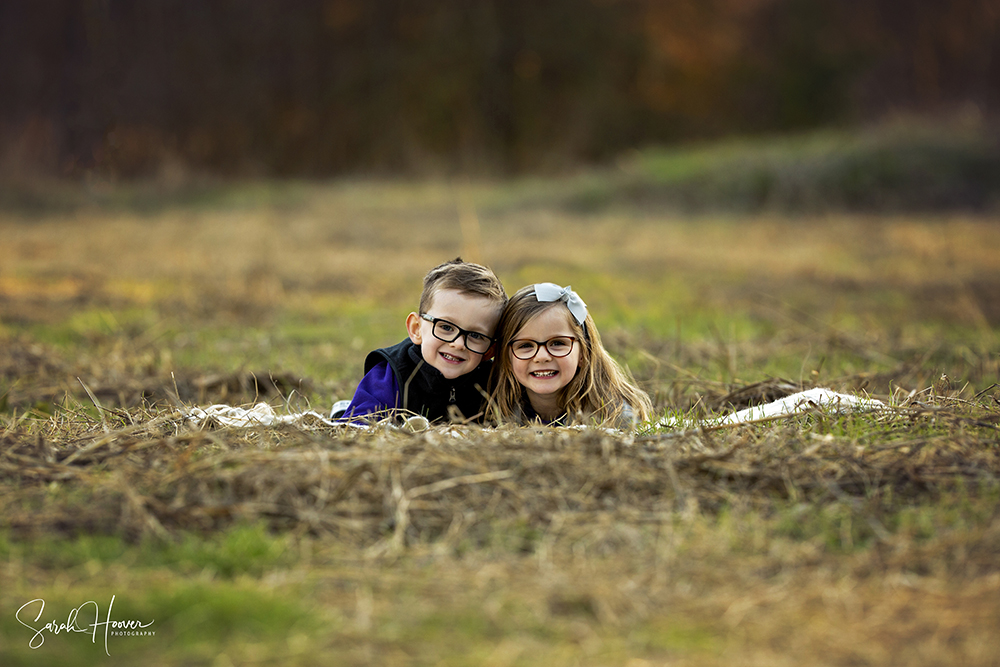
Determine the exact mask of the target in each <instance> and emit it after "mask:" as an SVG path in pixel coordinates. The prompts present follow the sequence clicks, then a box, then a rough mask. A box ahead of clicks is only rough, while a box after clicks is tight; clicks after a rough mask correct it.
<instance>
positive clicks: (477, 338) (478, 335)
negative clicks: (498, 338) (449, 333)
mask: <svg viewBox="0 0 1000 667" xmlns="http://www.w3.org/2000/svg"><path fill="white" fill-rule="evenodd" d="M465 335H466V337H467V338H468V339H469V340H474V341H477V342H481V341H484V340H486V336H484V335H483V334H481V333H476V332H475V331H470V332H469V333H467V334H465Z"/></svg>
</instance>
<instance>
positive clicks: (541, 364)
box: [506, 306, 582, 407]
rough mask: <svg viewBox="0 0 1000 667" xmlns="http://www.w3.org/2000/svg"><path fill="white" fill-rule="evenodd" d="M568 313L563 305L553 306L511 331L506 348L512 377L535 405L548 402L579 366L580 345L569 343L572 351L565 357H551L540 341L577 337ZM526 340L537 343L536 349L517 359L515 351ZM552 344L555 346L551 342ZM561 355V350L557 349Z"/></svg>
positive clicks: (574, 342)
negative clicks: (515, 331) (525, 356)
mask: <svg viewBox="0 0 1000 667" xmlns="http://www.w3.org/2000/svg"><path fill="white" fill-rule="evenodd" d="M569 318H570V312H569V310H567V309H566V308H565V307H560V306H553V307H552V308H547V309H545V310H543V311H542V312H540V313H539V314H537V315H535V316H534V317H533V318H532V319H530V320H528V322H527V323H526V324H525V325H524V326H523V327H521V329H520V330H519V331H518V332H517V333H516V334H514V337H513V339H512V341H511V345H510V347H509V349H508V350H507V351H506V352H507V354H509V355H510V363H511V366H512V367H513V370H514V377H515V378H516V379H517V381H518V382H519V383H520V384H521V386H522V387H524V389H525V391H526V392H527V394H528V400H530V401H531V403H532V405H535V406H536V407H537V406H538V405H539V403H540V402H542V403H544V402H551V401H552V400H553V399H554V398H555V397H556V395H557V393H558V392H559V390H561V389H562V388H563V387H565V386H566V385H568V384H569V383H570V380H572V379H573V377H574V376H575V375H576V372H577V369H578V368H579V365H580V345H582V341H580V340H575V341H573V343H572V351H571V352H570V353H569V354H568V355H566V356H564V357H554V356H552V354H551V353H550V352H549V350H548V349H546V347H545V346H544V345H542V343H545V342H548V341H550V340H552V339H553V338H557V337H571V338H577V333H576V331H575V330H574V328H573V327H572V325H571V324H570V319H569ZM526 341H534V342H536V343H538V352H537V353H536V354H535V356H534V357H532V358H531V359H518V358H517V357H516V356H514V350H515V349H516V348H517V346H518V345H519V344H521V345H525V342H526ZM553 347H555V345H553ZM556 353H557V354H561V351H560V350H558V349H557V350H556Z"/></svg>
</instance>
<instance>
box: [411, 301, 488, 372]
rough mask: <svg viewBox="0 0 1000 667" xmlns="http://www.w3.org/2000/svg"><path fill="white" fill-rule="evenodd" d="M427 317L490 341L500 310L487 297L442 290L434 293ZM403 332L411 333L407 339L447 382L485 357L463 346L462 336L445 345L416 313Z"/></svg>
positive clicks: (468, 370) (467, 370)
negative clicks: (487, 338) (485, 337)
mask: <svg viewBox="0 0 1000 667" xmlns="http://www.w3.org/2000/svg"><path fill="white" fill-rule="evenodd" d="M426 314H427V315H430V316H431V317H432V318H435V319H441V320H448V321H449V322H451V323H452V324H453V325H455V326H457V327H459V328H461V329H465V330H466V331H474V332H476V333H480V334H483V335H485V336H488V337H490V338H492V337H493V332H494V331H495V330H496V327H497V321H499V319H500V307H499V306H498V305H497V303H496V302H494V301H492V300H491V299H487V298H486V297H482V296H474V295H470V294H463V293H462V292H459V291H457V290H451V289H443V290H439V291H437V292H436V293H435V294H434V298H433V299H431V307H430V308H429V309H428V311H427V313H426ZM406 330H407V332H408V333H409V334H410V340H412V341H413V343H414V344H415V345H419V346H420V352H421V354H422V355H423V357H424V361H426V362H427V363H428V364H430V365H431V366H433V367H434V368H436V369H438V370H439V371H441V374H442V375H444V376H445V377H446V378H448V379H449V380H454V379H455V378H457V377H459V376H462V375H465V374H466V373H469V372H470V371H473V370H475V368H476V366H478V365H479V362H480V361H482V360H483V356H484V355H482V354H479V353H476V352H472V351H471V350H469V348H467V347H466V346H465V343H466V341H465V336H464V335H461V336H459V337H458V338H456V339H455V340H453V341H451V342H450V343H448V342H445V341H443V340H441V339H439V338H437V337H436V336H435V335H434V325H433V324H432V323H431V322H428V321H427V320H424V319H423V318H421V317H420V315H419V314H418V313H410V314H409V316H408V317H407V318H406Z"/></svg>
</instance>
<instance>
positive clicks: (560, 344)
mask: <svg viewBox="0 0 1000 667" xmlns="http://www.w3.org/2000/svg"><path fill="white" fill-rule="evenodd" d="M567 345H569V341H568V340H566V339H565V338H553V339H552V340H550V341H549V344H548V347H550V348H552V349H554V350H565V349H566V346H567Z"/></svg>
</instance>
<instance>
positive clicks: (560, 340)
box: [511, 336, 576, 361]
mask: <svg viewBox="0 0 1000 667" xmlns="http://www.w3.org/2000/svg"><path fill="white" fill-rule="evenodd" d="M575 340H576V339H575V338H570V337H569V336H557V337H556V338H550V339H548V340H547V341H545V342H542V343H540V342H538V341H536V340H526V339H525V340H515V341H514V342H512V343H511V350H512V351H513V352H514V356H515V357H517V358H518V359H521V360H522V361H525V360H528V359H532V358H534V356H535V355H536V354H538V350H539V348H540V347H544V348H545V349H546V350H548V352H549V354H551V355H552V356H553V357H556V358H558V357H565V356H566V355H568V354H569V353H570V352H572V351H573V342H574V341H575Z"/></svg>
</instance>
